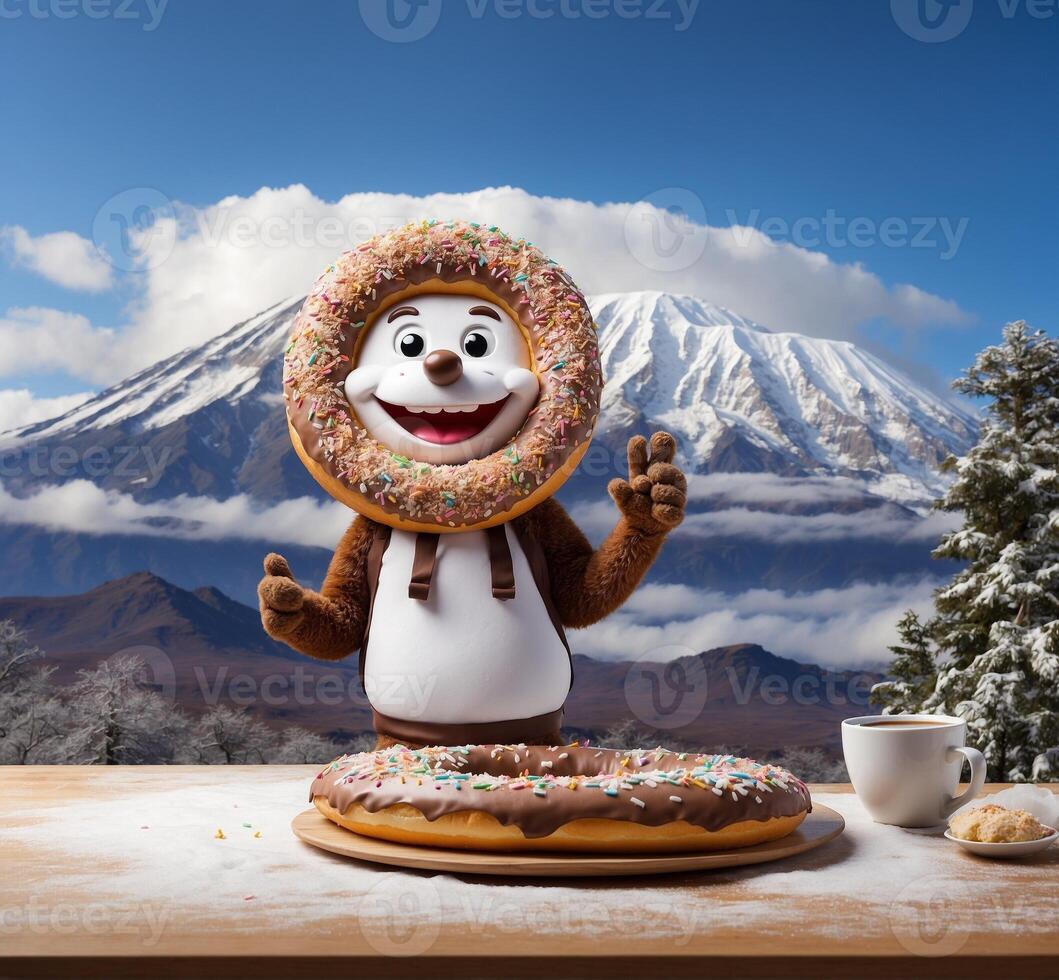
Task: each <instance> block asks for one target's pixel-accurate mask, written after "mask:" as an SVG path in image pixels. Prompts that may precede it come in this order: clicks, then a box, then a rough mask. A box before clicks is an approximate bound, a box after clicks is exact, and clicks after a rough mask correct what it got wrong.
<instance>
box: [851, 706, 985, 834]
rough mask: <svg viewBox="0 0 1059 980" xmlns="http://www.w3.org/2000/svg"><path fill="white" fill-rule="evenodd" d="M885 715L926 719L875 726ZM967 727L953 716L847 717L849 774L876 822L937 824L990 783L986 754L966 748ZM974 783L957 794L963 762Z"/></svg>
mask: <svg viewBox="0 0 1059 980" xmlns="http://www.w3.org/2000/svg"><path fill="white" fill-rule="evenodd" d="M885 720H891V721H893V720H907V721H912V720H915V721H922V722H923V727H922V728H919V727H915V726H913V725H909V726H907V727H904V726H901V727H891V728H886V727H872V724H871V723H872V722H878V721H885ZM966 740H967V726H966V724H964V722H963V720H962V719H960V718H954V717H951V716H949V715H885V716H880V715H869V716H864V717H861V718H847V719H846V720H845V721H844V722H842V752H843V754H844V755H845V757H846V768H847V769H848V770H849V779H850V782H851V783H853V788H854V789H855V790H856V791H857V796H858V797H859V798H860V801H861V803H863V804H864V807H865V809H866V810H867V811H868V813H870V814H871V816H872V818H873V819H874V820H875V821H876V822H877V823H888V824H896V825H897V826H899V827H935V826H938V825H939V824H942V823H944V822H945V821H946V820H947V819H948V818H949V817H950V816H952V814H953V813H955V812H956V810H958V809H959V808H960V807H961V806H963V805H964V804H965V803H970V801H971V800H973V799H974V798H975V797H976V796H977V795H978V794H979V793H980V792H981V791H982V786H983V785H984V784H985V774H986V764H985V758H984V757H983V755H982V753H981V752H979V751H978V750H977V749H972V748H967V747H966V746H965V745H964V743H965V742H966ZM965 761H966V762H968V763H969V764H970V767H971V785H970V787H969V788H968V790H967V791H966V792H965V793H964V794H963V795H962V796H956V787H957V785H958V784H959V782H960V772H961V771H962V770H963V764H964V762H965Z"/></svg>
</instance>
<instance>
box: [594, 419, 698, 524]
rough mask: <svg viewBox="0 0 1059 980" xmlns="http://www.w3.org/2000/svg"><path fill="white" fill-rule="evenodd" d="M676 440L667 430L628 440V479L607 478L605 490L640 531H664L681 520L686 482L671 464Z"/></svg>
mask: <svg viewBox="0 0 1059 980" xmlns="http://www.w3.org/2000/svg"><path fill="white" fill-rule="evenodd" d="M676 448H677V444H676V440H675V439H674V438H673V437H672V436H671V435H670V434H669V433H668V432H656V433H655V434H654V435H653V436H651V447H650V453H648V447H647V440H646V439H644V437H643V436H633V437H632V438H631V439H630V440H629V479H628V480H611V481H610V486H608V487H607V490H608V491H609V492H610V495H611V496H612V497H613V498H614V502H615V503H616V504H617V505H618V510H620V511H621V512H622V514H623V515H624V517H625V520H626V521H628V522H629V524H631V525H632V526H633V527H634V528H636V529H637V530H638V531H641V532H643V533H644V534H664V533H665V532H666V531H671V530H672V529H673V528H675V527H676V526H677V525H678V524H679V523H680V522H681V521H682V520H684V507H685V505H686V504H687V499H688V498H687V489H688V482H687V480H686V479H684V474H683V473H682V472H681V471H680V469H679V468H678V467H676V466H674V465H673V456H674V454H675V453H676Z"/></svg>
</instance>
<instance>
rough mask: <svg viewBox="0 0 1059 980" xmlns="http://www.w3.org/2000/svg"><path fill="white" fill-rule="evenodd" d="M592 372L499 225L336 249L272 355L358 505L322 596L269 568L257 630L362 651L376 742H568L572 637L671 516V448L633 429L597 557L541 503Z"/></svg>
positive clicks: (328, 472)
mask: <svg viewBox="0 0 1059 980" xmlns="http://www.w3.org/2000/svg"><path fill="white" fill-rule="evenodd" d="M602 387H603V380H602V377H601V373H600V362H599V352H598V348H597V344H596V329H595V324H594V323H593V321H592V314H591V313H590V311H589V308H588V305H587V304H586V302H585V299H584V297H583V296H582V294H581V293H580V291H579V290H578V289H577V287H576V286H575V285H574V284H573V282H572V281H571V280H570V278H569V277H568V276H567V275H566V273H565V272H564V271H563V270H562V269H561V268H559V266H557V265H556V264H555V263H554V262H552V261H550V260H549V259H547V258H546V257H545V256H544V255H543V254H542V253H541V252H540V251H539V250H538V249H537V248H535V247H534V246H533V245H531V244H530V243H528V242H526V241H523V240H516V239H512V238H510V237H509V236H508V235H505V234H504V233H503V232H502V231H500V230H499V229H498V228H496V227H487V226H484V225H478V224H473V223H466V222H458V221H456V222H444V223H441V222H421V223H417V224H411V225H406V226H405V227H402V228H399V229H397V230H395V231H392V232H388V233H386V234H383V235H380V236H378V237H376V238H374V239H372V240H370V241H368V242H366V243H365V244H363V245H360V246H358V247H357V248H355V249H353V250H352V251H349V252H346V253H345V254H344V255H342V256H341V257H340V258H339V259H338V261H336V262H335V264H334V265H332V266H331V267H330V268H328V269H327V270H326V271H325V272H324V273H323V275H322V276H321V277H320V279H319V280H318V281H317V282H316V285H315V287H314V288H313V291H312V293H311V294H310V295H309V297H308V298H307V299H306V301H305V305H304V306H303V307H302V309H301V311H300V312H299V314H298V317H297V319H296V321H295V324H294V331H293V335H292V337H291V340H290V345H289V347H288V348H287V351H286V355H285V370H284V398H285V403H286V409H287V418H288V422H289V428H290V434H291V438H292V440H293V443H294V448H295V450H296V451H297V453H298V455H299V457H300V458H301V460H302V462H303V463H304V464H305V466H306V467H307V468H308V470H309V472H310V473H311V474H312V476H313V477H314V478H315V479H316V480H317V482H319V483H320V485H321V486H322V487H323V488H324V489H325V490H326V491H327V492H328V493H329V494H331V496H333V497H335V498H336V499H337V500H340V501H342V502H343V503H345V504H347V505H348V506H349V507H351V508H352V509H353V510H355V511H356V512H357V514H358V515H359V516H358V517H357V518H356V519H355V520H354V521H353V523H352V524H351V525H350V527H349V529H348V530H347V531H346V533H345V535H344V536H343V538H342V540H341V543H340V544H339V546H338V549H337V551H336V552H335V555H334V558H333V559H332V561H331V565H330V568H329V569H328V572H327V577H326V579H325V581H324V583H323V587H322V588H321V590H320V591H319V592H313V591H310V590H309V589H306V588H303V587H302V586H301V585H299V584H298V583H297V581H296V580H295V578H294V576H293V574H292V572H291V569H290V567H289V565H288V564H287V562H286V561H285V560H284V559H283V558H282V557H281V556H280V555H276V554H271V555H269V556H268V557H267V558H266V559H265V577H264V579H262V581H261V584H260V586H259V587H258V596H259V599H260V604H261V620H262V623H263V625H264V628H265V630H266V631H267V632H268V633H269V635H270V636H272V637H273V638H275V639H277V640H280V641H282V642H284V643H286V644H288V645H289V646H291V647H293V648H294V649H295V650H298V651H300V652H302V653H304V654H308V655H309V656H311V657H317V658H320V659H323V660H338V659H341V658H343V657H346V656H348V655H349V654H351V653H353V652H354V651H357V650H359V651H360V669H361V676H362V680H363V682H364V688H365V692H366V694H367V697H368V701H369V702H370V705H371V708H372V714H373V719H374V724H375V729H376V732H377V733H378V736H379V743H380V745H391V744H396V743H401V744H405V745H466V744H472V743H474V744H477V743H487V742H490V743H492V742H495V743H504V744H512V743H519V742H525V743H527V744H529V743H537V744H555V743H556V742H558V741H559V729H560V725H561V722H562V713H563V703H564V702H565V700H566V697H567V694H568V692H569V690H570V686H571V684H572V680H573V677H572V667H571V659H570V651H569V645H568V644H567V640H566V637H565V634H564V632H563V630H564V628H568V627H573V628H577V627H584V626H589V625H591V624H592V623H595V622H597V621H599V620H601V619H603V617H605V616H607V615H608V614H609V613H611V612H613V611H614V610H615V609H617V608H618V607H619V606H620V605H621V604H622V603H623V602H624V601H625V600H626V599H627V598H628V597H629V595H630V594H631V593H632V591H633V589H634V588H635V587H636V585H637V584H638V583H639V581H640V579H641V578H642V577H643V575H644V573H645V572H646V571H647V569H648V568H649V567H650V565H651V563H652V562H653V561H654V559H655V557H656V555H657V554H658V552H659V549H660V548H661V546H662V542H663V540H664V538H665V536H666V534H667V532H669V531H670V530H672V529H673V528H674V527H676V526H677V525H678V524H679V523H680V522H681V520H682V518H683V516H684V505H685V499H686V498H685V491H686V482H685V479H684V475H683V474H682V473H681V471H680V470H679V469H678V468H677V467H676V466H674V465H673V455H674V449H675V445H674V440H673V437H672V436H670V435H669V434H667V433H664V432H659V433H656V434H655V435H654V436H653V437H652V439H651V442H650V445H648V444H647V443H646V441H645V440H644V438H643V437H642V436H637V437H635V438H633V439H632V440H630V442H629V448H628V457H629V476H628V479H627V480H623V479H616V480H613V481H612V482H611V484H610V486H609V491H610V494H611V496H612V497H613V498H614V502H615V504H616V505H617V508H618V519H617V523H616V525H615V527H614V530H612V531H611V532H610V534H609V535H608V536H607V538H606V540H605V541H604V542H603V544H602V545H601V547H600V548H599V549H598V550H593V548H592V546H591V545H590V544H589V542H588V541H587V540H586V538H585V536H584V535H583V534H582V533H581V531H580V530H579V529H578V528H577V526H576V525H575V524H574V523H573V521H571V519H570V518H569V517H568V516H567V514H566V512H565V511H564V510H563V508H562V507H561V506H560V505H559V504H558V503H557V502H556V501H555V499H554V498H553V496H552V495H553V494H554V493H555V491H556V490H557V489H558V488H559V487H560V485H561V484H562V483H563V482H564V481H565V480H566V479H567V478H568V477H569V476H570V475H571V473H572V472H573V471H574V469H575V467H576V466H577V463H578V461H579V460H580V459H581V457H582V456H583V455H584V452H585V450H586V449H587V447H588V444H589V440H590V439H591V437H592V432H593V427H594V426H595V424H596V420H597V416H598V413H599V402H600V394H601V391H602Z"/></svg>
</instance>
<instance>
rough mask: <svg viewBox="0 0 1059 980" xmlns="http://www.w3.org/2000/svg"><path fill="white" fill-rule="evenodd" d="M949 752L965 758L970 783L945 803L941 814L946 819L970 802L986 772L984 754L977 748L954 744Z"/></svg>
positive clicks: (982, 784)
mask: <svg viewBox="0 0 1059 980" xmlns="http://www.w3.org/2000/svg"><path fill="white" fill-rule="evenodd" d="M949 752H958V753H960V755H962V756H963V757H964V758H965V759H966V760H967V763H968V765H970V767H971V785H970V786H968V787H967V789H966V790H965V791H964V792H963V793H962V794H961V795H960V796H955V797H953V798H952V799H951V800H949V802H948V803H946V804H945V807H944V813H943V815H944V817H945V819H946V820H948V818H949V817H951V816H952V815H953V814H954V813H955V812H956V811H957V810H959V809H960V807H961V806H963V805H964V804H965V803H970V802H971V800H973V799H974V798H975V797H976V796H977V795H978V794H979V793H981V792H982V787H983V786H984V785H985V773H986V764H985V756H984V755H982V753H981V752H979V751H978V749H972V748H971V747H970V746H969V745H955V746H953V747H952V748H951V749H949ZM950 758H951V756H950ZM960 768H961V770H962V768H963V767H962V766H961V767H960Z"/></svg>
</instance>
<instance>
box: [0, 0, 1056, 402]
mask: <svg viewBox="0 0 1059 980" xmlns="http://www.w3.org/2000/svg"><path fill="white" fill-rule="evenodd" d="M125 2H126V0H113V2H111V0H0V91H2V92H3V95H2V96H0V98H2V100H3V101H2V103H0V104H2V106H3V109H2V116H0V120H2V124H3V134H4V145H5V148H6V150H7V152H5V153H3V154H0V226H7V227H8V228H11V227H18V228H20V229H23V230H24V231H25V232H26V233H28V234H29V235H30V236H41V235H44V234H47V233H53V232H58V231H66V230H68V231H71V232H74V233H76V234H77V235H80V236H82V237H84V238H89V239H90V238H91V237H92V234H93V232H92V229H93V221H94V219H95V217H96V214H97V212H98V211H99V209H100V206H101V205H102V204H103V202H105V201H106V200H107V199H108V198H110V197H111V196H112V195H114V194H115V193H118V192H120V191H122V190H124V189H126V188H130V187H152V188H157V189H159V190H160V191H162V192H163V193H164V194H165V195H167V196H168V197H169V198H171V199H173V200H175V201H180V202H183V203H185V204H190V205H195V206H201V207H208V206H210V205H213V204H215V203H216V202H218V201H220V200H221V199H222V198H225V197H226V196H228V195H240V196H249V195H252V194H254V192H256V191H257V190H258V189H259V188H262V187H286V186H288V185H290V184H296V183H301V184H304V185H306V186H307V187H308V188H309V189H310V190H311V191H312V192H313V194H314V195H316V196H317V197H318V198H321V199H323V200H326V201H334V200H336V199H338V198H341V197H342V196H343V195H346V194H350V193H354V192H365V191H379V192H387V193H391V194H393V193H407V194H414V195H423V194H429V193H433V192H439V191H445V192H466V191H473V190H476V189H478V188H482V187H487V186H500V185H513V186H517V187H521V188H523V189H525V190H526V191H528V192H529V193H531V194H534V195H547V196H558V197H572V198H576V199H579V200H584V201H591V202H597V203H603V202H609V201H636V200H639V199H641V198H643V197H645V196H647V195H651V194H653V193H655V192H657V191H659V189H662V188H674V187H675V188H683V189H687V190H688V191H690V192H691V193H692V194H693V195H694V196H695V199H697V200H698V201H700V202H701V205H702V208H703V212H704V215H705V218H706V220H707V221H708V223H709V224H710V225H712V226H722V227H723V226H726V225H731V224H750V225H756V226H758V227H760V228H761V229H762V230H765V231H766V232H770V233H772V234H773V237H777V238H780V239H785V238H786V237H789V234H790V233H792V232H793V228H794V226H795V223H796V222H798V221H799V219H801V221H802V226H803V232H802V237H801V240H800V243H804V244H807V245H808V247H810V248H811V249H812V250H814V251H820V252H823V253H824V254H826V255H827V256H829V257H830V258H831V259H832V260H833V261H834V262H836V263H842V264H845V263H854V262H860V263H863V265H864V266H865V267H866V269H867V270H870V272H872V273H874V274H875V275H876V276H878V277H879V278H880V279H881V280H882V281H883V282H884V283H885V284H886V285H888V286H893V285H895V284H900V283H911V284H914V285H915V286H917V287H919V288H920V289H922V290H925V291H927V292H929V293H932V294H935V295H937V296H940V297H944V298H946V299H949V300H952V301H954V302H955V303H956V304H958V306H959V308H960V309H961V310H962V311H964V313H965V314H966V318H967V319H968V320H969V321H970V322H966V323H964V324H963V325H960V326H955V325H952V324H948V325H937V326H936V327H935V325H933V324H931V323H929V322H926V323H920V324H917V325H916V327H915V329H908V328H900V329H899V328H897V327H895V326H893V325H892V324H890V323H888V322H886V320H885V318H882V317H880V318H876V319H873V320H871V321H870V322H868V323H866V324H863V325H862V328H861V329H862V333H863V336H864V337H865V339H866V341H867V342H869V343H870V344H873V345H875V346H876V347H879V346H883V347H886V348H887V349H889V350H890V351H891V353H892V356H893V358H894V359H895V360H897V361H898V362H901V363H906V362H909V361H912V362H917V363H920V364H925V365H929V366H930V367H932V368H933V369H934V370H935V371H936V372H938V373H940V374H941V375H944V376H952V375H953V374H954V373H956V372H957V371H958V370H959V369H960V368H962V367H963V366H964V365H965V364H966V363H967V362H968V360H969V359H970V358H971V357H972V355H973V353H974V351H975V350H976V349H978V348H979V347H981V346H982V345H983V344H985V343H987V342H990V341H992V340H993V339H994V338H995V337H996V336H997V333H998V330H999V326H1000V325H1001V324H1002V323H1003V322H1004V321H1005V320H1007V319H1012V318H1017V317H1023V318H1026V319H1028V320H1030V321H1031V322H1033V323H1035V324H1036V325H1038V326H1042V327H1045V328H1047V329H1049V330H1054V328H1055V324H1056V321H1057V312H1059V286H1057V281H1059V277H1057V276H1056V274H1055V268H1056V257H1057V250H1056V247H1055V244H1054V240H1053V228H1054V225H1055V222H1056V217H1057V211H1059V203H1057V202H1059V194H1057V185H1059V167H1057V166H1056V163H1057V159H1059V153H1057V151H1059V127H1057V126H1056V120H1055V106H1056V104H1057V103H1059V100H1057V95H1059V91H1057V90H1059V71H1057V69H1056V61H1055V53H1056V50H1057V46H1056V43H1057V40H1059V5H1056V6H1047V5H1045V6H1044V7H1041V6H1037V7H1034V8H1032V9H1031V7H1030V6H1027V5H1026V4H1025V3H1024V2H1020V0H974V3H973V14H972V16H971V18H970V22H969V23H968V24H967V26H966V28H965V29H964V30H962V31H961V32H960V33H959V34H958V36H956V37H954V38H952V39H951V40H948V41H945V42H943V43H924V42H923V41H922V40H918V39H916V38H914V37H912V36H910V35H909V33H908V32H906V31H905V30H902V28H901V27H900V26H899V24H898V22H897V20H898V19H899V17H900V16H902V15H901V12H900V10H899V17H898V18H895V16H894V14H893V12H892V9H891V3H890V0H857V2H840V0H834V2H826V0H804V2H793V0H757V2H741V3H736V2H723V3H722V2H715V0H702V2H701V3H700V4H698V6H697V8H696V9H694V11H693V12H692V10H691V8H689V6H688V4H687V3H685V4H684V5H683V6H681V5H679V4H678V3H677V2H676V0H643V2H642V3H641V2H639V0H624V2H623V0H562V4H560V0H535V2H532V0H527V2H525V3H522V2H521V0H495V2H494V0H488V2H487V0H444V2H443V4H442V7H441V10H440V17H439V19H438V22H437V25H436V27H434V29H433V30H431V31H430V32H429V33H428V34H427V36H425V37H423V38H421V39H418V40H415V41H411V42H408V43H394V42H392V41H388V40H385V39H383V38H380V37H379V36H377V34H376V33H373V31H372V30H371V29H370V27H369V26H368V24H367V23H366V20H365V17H364V16H362V14H361V12H360V10H359V5H358V3H357V2H354V0H345V2H335V0H328V2H302V3H294V2H287V3H279V2H270V0H258V2H255V3H251V2H246V0H226V2H224V3H215V2H207V0H171V2H170V3H168V4H166V5H164V6H159V0H154V2H153V3H151V4H149V3H148V2H147V0H132V2H131V5H129V6H128V7H127V8H125V10H124V14H125V16H121V17H119V16H117V13H118V10H119V8H120V7H121V6H122V5H123V4H125ZM381 2H382V0H380V3H381ZM396 2H397V3H398V6H399V7H400V6H402V5H403V4H404V0H396ZM925 2H927V3H928V5H931V4H934V3H935V0H925ZM903 3H904V0H894V4H895V6H896V7H897V8H901V5H902V4H903ZM971 3H972V0H962V4H965V5H970V4H971ZM31 4H32V6H31ZM908 4H911V5H913V6H914V3H913V0H908ZM93 5H94V6H93ZM692 6H694V5H692ZM89 7H92V9H94V10H95V11H97V12H103V13H104V14H105V15H103V16H99V17H90V16H88V14H87V13H86V10H87V9H89ZM560 8H562V9H560ZM651 8H653V14H657V15H658V16H654V15H652V16H650V17H648V16H646V14H647V12H648V10H649V9H651ZM966 9H967V8H966V7H965V8H964V10H966ZM71 10H72V11H73V12H74V15H73V16H70V17H69V18H68V19H62V18H61V17H60V14H64V15H65V14H66V13H68V12H69V11H71ZM619 10H620V11H622V13H621V14H619V12H618V11H619ZM547 11H552V12H553V16H551V17H541V16H539V15H540V14H541V13H543V12H547ZM590 11H591V12H594V13H596V14H602V15H603V16H598V17H589V16H588V13H589V12H590ZM400 12H401V11H400V10H399V13H400ZM1049 12H1050V16H1042V15H1047V14H1048V13H1049ZM573 13H576V14H578V15H579V16H571V14H573ZM41 14H46V15H47V16H41ZM430 14H431V11H430V9H429V8H427V9H426V10H425V12H424V16H427V17H429V16H430ZM511 14H515V15H516V16H509V15H511ZM371 16H372V14H371V13H370V12H369V13H368V15H367V17H368V19H371ZM949 16H950V17H954V18H957V19H958V18H959V17H960V16H962V11H960V10H957V11H955V12H952V11H950V13H949ZM156 21H157V23H156ZM378 23H382V22H378ZM420 23H423V22H420ZM951 23H955V22H954V21H951V22H950V24H951ZM148 28H150V29H148ZM679 28H684V29H679ZM912 33H917V31H916V30H915V28H914V27H913V31H912ZM828 215H832V216H834V220H835V221H837V222H838V223H839V231H837V232H832V234H831V235H830V237H829V236H827V235H824V234H823V232H822V224H821V223H822V222H823V221H824V220H825V219H826V218H827V216H828ZM767 219H771V222H770V224H769V225H764V224H763V222H765V221H766V220H767ZM853 219H858V222H859V224H860V226H861V229H862V231H861V233H860V235H859V238H860V239H862V240H863V241H864V243H865V244H864V245H863V247H858V246H856V245H854V244H852V243H851V242H850V241H849V238H850V233H849V231H848V230H846V229H847V224H846V223H848V222H849V221H852V220H853ZM917 219H928V222H932V223H933V224H931V225H930V226H929V227H926V226H925V224H924V222H921V221H918V220H917ZM888 221H889V222H890V227H891V229H892V233H891V235H890V239H891V240H890V241H889V242H888V243H887V242H884V241H883V240H882V238H883V237H884V236H883V235H882V234H881V231H880V229H881V228H882V227H883V226H884V223H886V222H888ZM945 228H948V229H949V230H950V232H956V231H959V238H958V241H956V240H954V239H953V238H952V237H951V236H950V237H947V236H946V233H945ZM893 229H896V230H893ZM960 229H962V230H960ZM513 230H515V231H516V232H517V231H518V229H513ZM917 233H922V235H923V236H924V237H928V238H931V239H933V240H934V241H936V243H937V244H936V245H933V246H923V247H920V246H916V247H913V246H912V245H910V244H908V243H907V241H906V243H905V244H894V241H893V239H900V238H904V239H908V238H910V237H911V236H912V235H914V234H917ZM8 252H10V249H9V250H8ZM573 271H574V272H575V274H576V271H577V270H576V269H574V270H573ZM763 288H767V284H763ZM143 289H144V283H143V281H142V276H140V275H138V274H131V275H126V274H118V275H115V276H113V277H112V278H111V281H110V282H109V284H108V286H107V288H104V289H102V290H101V291H98V292H89V291H86V290H84V289H76V288H75V289H70V288H64V287H62V286H59V285H57V284H55V283H54V282H51V281H49V279H48V278H47V277H45V276H42V275H40V274H38V273H36V272H34V271H33V270H32V269H31V268H27V267H26V265H25V263H22V264H21V265H20V264H19V263H18V262H16V261H14V260H12V259H11V256H10V254H8V255H7V256H6V259H5V260H0V317H2V316H3V311H4V310H8V309H11V308H19V307H47V308H50V309H54V310H59V311H66V312H71V313H77V314H81V315H83V316H84V317H86V318H87V319H88V320H89V321H91V323H92V324H95V325H97V326H113V325H116V324H120V323H122V322H123V321H124V319H125V318H126V317H127V316H128V304H130V303H134V304H135V303H137V302H140V301H141V299H142V291H143ZM806 330H807V331H811V325H808V324H807V325H806ZM119 336H120V334H119ZM74 374H76V372H71V371H70V370H69V369H67V368H64V369H61V370H52V369H49V368H48V366H47V365H41V364H34V365H31V366H29V367H27V368H25V369H19V368H18V366H17V365H15V366H14V367H12V366H11V364H10V360H9V363H8V366H7V368H6V373H5V374H4V375H3V376H0V388H12V387H19V386H26V387H29V388H30V389H31V390H32V391H34V392H35V393H38V394H41V395H51V394H58V393H62V392H67V391H81V390H86V388H88V387H93V386H97V385H94V384H93V383H92V382H90V381H86V380H85V379H84V378H79V377H76V376H73V375H74Z"/></svg>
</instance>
